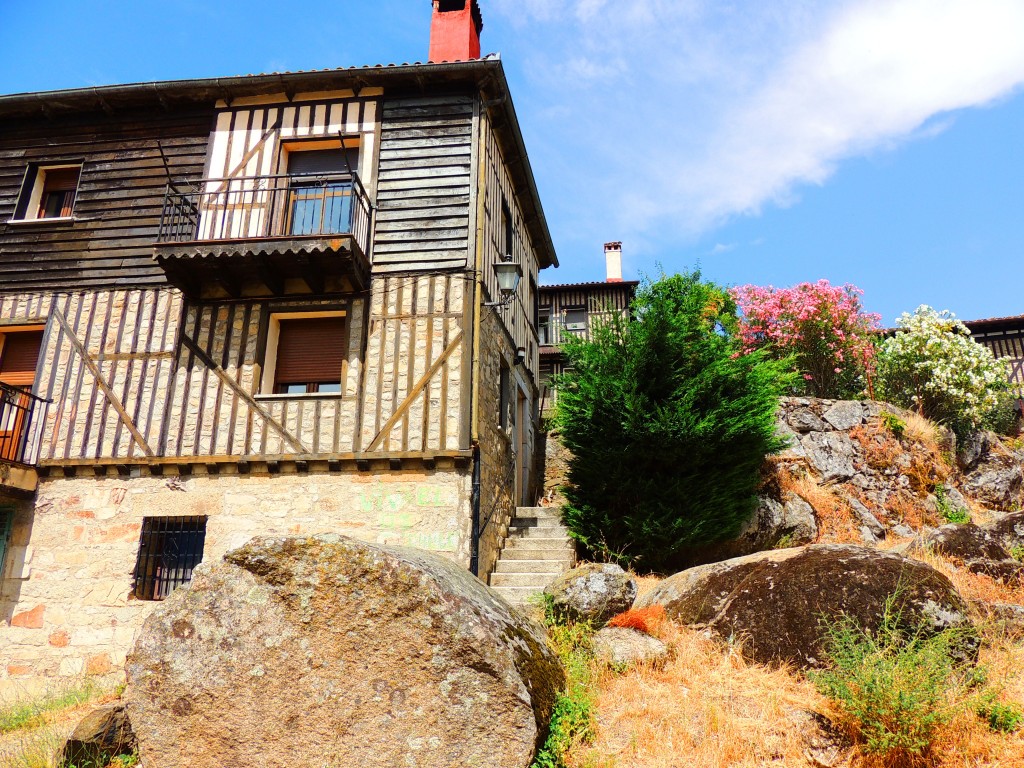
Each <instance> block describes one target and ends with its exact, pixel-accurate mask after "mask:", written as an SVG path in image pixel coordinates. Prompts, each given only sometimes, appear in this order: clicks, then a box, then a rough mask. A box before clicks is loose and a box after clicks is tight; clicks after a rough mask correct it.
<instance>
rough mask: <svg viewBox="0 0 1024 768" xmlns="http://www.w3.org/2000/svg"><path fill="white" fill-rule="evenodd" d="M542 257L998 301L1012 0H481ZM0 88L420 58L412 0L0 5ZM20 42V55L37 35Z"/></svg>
mask: <svg viewBox="0 0 1024 768" xmlns="http://www.w3.org/2000/svg"><path fill="white" fill-rule="evenodd" d="M481 4H482V7H483V13H484V22H485V29H484V35H483V48H484V50H485V51H500V52H501V54H502V58H503V61H504V64H505V68H506V73H507V75H508V78H509V81H510V83H511V87H512V92H513V96H514V99H515V103H516V106H517V110H518V113H519V118H520V123H521V124H522V127H523V131H524V134H525V136H526V142H527V147H528V148H529V150H530V155H531V159H532V161H533V166H534V172H535V174H536V176H537V180H538V185H539V187H540V190H541V195H542V198H543V202H544V206H545V210H546V212H547V216H548V221H549V225H550V227H551V230H552V234H553V236H554V240H555V245H556V247H557V249H558V252H559V257H560V259H561V262H562V267H561V269H559V270H557V271H555V272H549V273H546V274H545V275H544V276H543V281H544V282H549V283H550V282H574V281H581V280H590V279H600V278H601V277H603V271H604V264H603V255H602V248H601V246H602V244H603V243H604V242H605V241H607V240H622V241H623V243H624V246H623V247H624V258H625V268H626V275H627V277H632V276H637V275H640V274H646V275H654V274H657V270H658V265H661V266H662V267H663V268H664V269H665V270H666V271H669V272H671V271H675V270H678V269H686V268H692V267H694V266H697V265H698V264H699V265H700V267H701V269H702V270H703V272H704V274H705V275H706V276H708V277H710V278H713V279H715V280H717V281H720V282H722V283H726V284H742V283H747V282H754V283H758V284H773V285H778V286H785V285H792V284H793V283H796V282H799V281H802V280H817V279H819V278H822V277H824V278H828V279H829V280H831V281H833V282H839V283H841V282H852V283H855V284H856V285H858V286H860V287H861V288H863V289H864V290H865V297H864V300H865V304H866V306H867V308H868V309H870V310H873V311H877V312H880V313H881V314H882V316H883V321H884V322H885V323H886V324H890V323H892V321H893V320H894V318H895V317H896V316H897V315H898V314H899V313H900V312H902V311H905V310H911V309H913V308H914V307H916V306H917V305H918V304H921V303H928V304H932V305H933V306H936V307H939V308H948V309H952V310H953V311H954V312H956V313H957V314H958V315H959V316H961V317H963V318H966V319H970V318H979V317H991V316H1001V315H1012V314H1022V313H1024V264H1022V262H1024V149H1022V140H1021V139H1022V137H1024V91H1022V86H1024V45H1022V44H1021V42H1020V41H1021V40H1024V2H1022V0H828V1H826V0H772V1H771V2H764V0H728V1H727V0H561V2H552V0H482V2H481ZM0 10H2V12H3V24H2V26H0V92H4V93H16V92H24V91H34V90H49V89H57V88H71V87H81V86H88V85H106V84H112V83H124V82H140V81H148V80H165V79H177V78H187V77H216V76H222V75H233V74H247V73H253V72H268V71H277V70H296V69H313V68H324V67H335V66H350V65H361V64H376V63H389V62H402V61H416V60H421V59H423V58H425V56H426V50H427V43H428V32H429V21H430V3H429V2H428V0H373V1H372V2H355V0H340V1H339V0H333V1H332V2H319V1H309V2H305V3H302V4H295V5H289V6H287V7H286V6H283V5H282V4H281V3H280V2H264V1H263V0H249V1H248V2H239V1H238V0H218V2H216V3H211V2H196V1H195V0H181V1H179V2H177V3H173V4H166V3H155V2H139V1H138V0H135V1H134V2H110V1H107V2H104V1H103V0H95V1H94V2H90V3H81V2H69V1H68V0H51V2H49V3H27V2H23V0H0ZM40 41H45V43H46V44H45V45H42V44H40Z"/></svg>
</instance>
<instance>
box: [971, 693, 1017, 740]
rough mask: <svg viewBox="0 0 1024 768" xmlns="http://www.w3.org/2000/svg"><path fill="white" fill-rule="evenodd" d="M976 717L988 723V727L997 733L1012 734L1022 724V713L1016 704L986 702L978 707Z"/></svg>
mask: <svg viewBox="0 0 1024 768" xmlns="http://www.w3.org/2000/svg"><path fill="white" fill-rule="evenodd" d="M978 717H980V718H981V719H982V720H985V721H986V722H988V727H989V728H991V729H992V730H993V731H998V732H999V733H1013V732H1014V731H1016V730H1017V729H1018V728H1020V726H1021V724H1022V723H1024V712H1022V711H1021V708H1020V707H1018V706H1017V705H1016V704H1003V703H1001V702H998V701H993V702H987V703H985V704H983V705H982V706H980V707H978Z"/></svg>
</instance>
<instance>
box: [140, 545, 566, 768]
mask: <svg viewBox="0 0 1024 768" xmlns="http://www.w3.org/2000/svg"><path fill="white" fill-rule="evenodd" d="M127 672H128V687H127V689H126V691H125V694H124V700H125V702H126V705H127V709H128V713H129V716H130V717H131V721H132V724H133V725H134V726H135V732H136V734H137V736H138V740H139V749H140V756H141V759H142V762H143V763H144V764H145V765H152V766H159V767H160V768H185V766H189V768H204V767H207V768H243V767H245V768H248V767H249V766H266V767H267V768H277V767H281V768H283V767H284V766H289V767H290V766H296V765H374V766H403V767H404V766H417V767H418V768H431V767H433V766H438V767H440V766H446V767H447V766H454V765H473V766H494V768H510V767H512V766H522V767H523V768H525V766H528V765H530V763H531V761H532V759H533V756H534V752H535V750H536V748H537V746H538V744H539V743H540V742H542V740H543V739H544V738H545V737H546V734H547V728H548V722H549V718H550V715H551V712H552V709H553V707H554V703H555V699H556V696H557V695H558V693H559V691H560V690H561V688H562V686H563V685H564V681H565V677H564V672H563V670H562V668H561V666H560V664H559V662H558V661H557V659H556V657H555V656H554V654H553V653H552V652H551V650H550V649H549V648H548V646H547V644H546V643H545V638H544V633H543V630H542V629H541V628H540V627H539V626H538V625H536V624H534V623H532V622H530V621H528V620H527V619H525V618H523V617H522V616H520V615H519V614H518V613H516V612H514V611H513V610H512V609H511V608H510V607H509V605H508V604H507V603H505V602H504V601H503V600H502V599H501V598H499V597H498V596H496V595H495V594H494V593H493V592H491V591H490V590H489V589H488V588H487V587H486V586H484V585H483V584H482V583H481V582H480V581H478V580H477V579H476V578H474V577H473V576H471V575H470V574H469V573H468V572H466V571H465V570H463V569H462V568H460V567H459V566H458V565H456V564H455V563H453V562H451V561H449V560H447V559H445V558H442V557H440V556H438V555H434V554H430V553H427V552H422V551H417V550H412V549H405V548H401V547H385V546H376V545H372V544H368V543H365V542H361V541H356V540H354V539H349V538H346V537H344V536H338V535H323V536H315V537H311V538H257V539H253V540H252V541H250V542H249V543H248V544H246V545H245V546H243V547H241V548H240V549H237V550H234V551H232V552H229V553H228V554H226V555H225V556H224V559H223V560H222V561H220V562H216V563H214V564H211V565H206V564H204V565H202V566H200V567H199V568H198V569H196V571H195V575H194V578H193V580H192V583H191V585H190V586H188V587H183V588H179V589H178V590H176V591H175V592H174V593H173V594H172V595H171V596H170V597H169V598H168V599H167V600H166V601H165V602H164V603H162V604H161V605H159V606H158V607H157V608H156V609H155V610H154V611H153V613H152V614H151V615H150V616H149V618H148V619H147V620H146V622H145V624H144V625H143V628H142V631H141V633H140V637H139V639H138V642H137V643H136V646H135V648H134V650H133V651H132V652H131V654H130V655H129V657H128V663H127Z"/></svg>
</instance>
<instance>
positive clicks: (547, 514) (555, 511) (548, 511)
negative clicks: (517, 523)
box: [513, 507, 562, 520]
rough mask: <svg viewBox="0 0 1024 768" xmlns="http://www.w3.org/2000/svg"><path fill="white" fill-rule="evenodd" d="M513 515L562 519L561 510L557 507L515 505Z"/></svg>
mask: <svg viewBox="0 0 1024 768" xmlns="http://www.w3.org/2000/svg"><path fill="white" fill-rule="evenodd" d="M513 517H536V518H543V519H548V518H552V517H553V518H555V519H557V520H561V519H562V510H561V509H560V508H559V507H516V512H515V514H514V515H513Z"/></svg>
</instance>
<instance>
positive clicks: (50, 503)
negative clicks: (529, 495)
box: [0, 468, 471, 697]
mask: <svg viewBox="0 0 1024 768" xmlns="http://www.w3.org/2000/svg"><path fill="white" fill-rule="evenodd" d="M470 483H471V478H470V475H469V471H468V470H455V469H453V468H452V469H437V470H435V471H429V472H427V471H401V472H399V471H396V472H389V473H379V472H378V473H373V474H370V473H360V472H356V471H352V472H342V473H332V474H327V473H324V474H314V473H309V474H290V475H286V474H280V475H264V476H257V475H233V476H232V475H228V476H225V475H220V476H193V477H188V478H183V477H134V478H129V477H106V478H94V477H74V478H60V479H48V480H43V481H41V482H40V486H39V491H38V494H37V497H36V501H35V503H34V505H33V504H32V503H30V502H20V503H18V505H17V506H16V507H15V509H16V514H15V527H14V532H13V536H12V541H11V548H10V550H9V553H8V556H7V558H6V561H7V562H6V565H5V569H4V574H3V577H4V578H3V582H2V585H3V588H2V591H0V614H2V616H3V618H4V619H5V620H6V621H7V622H9V623H10V626H9V627H4V628H3V629H2V631H0V664H2V666H0V697H2V696H4V695H8V696H11V695H19V694H26V693H31V692H33V690H38V689H39V688H40V687H41V686H43V685H46V684H48V683H52V682H53V681H54V679H55V678H57V679H59V678H78V677H80V676H82V675H83V674H84V675H89V676H103V675H120V674H121V669H122V667H123V664H124V659H125V654H126V652H127V651H128V650H129V649H130V647H131V645H132V643H133V641H134V637H135V633H136V631H137V630H138V629H139V627H140V626H141V624H142V622H143V621H144V619H145V618H146V616H147V615H148V614H149V612H150V610H151V609H152V608H153V606H154V605H156V603H154V602H150V601H142V600H137V599H135V598H134V597H131V596H130V592H131V589H132V571H133V569H134V566H135V559H136V556H137V554H138V548H139V536H140V532H141V529H142V522H143V518H144V517H148V516H165V515H174V516H177V515H206V516H208V518H209V519H208V522H207V535H206V544H205V548H204V560H206V561H209V560H213V559H216V558H219V557H220V556H221V555H222V554H223V553H224V552H226V551H227V550H230V549H233V548H235V547H238V546H240V545H242V544H244V543H245V542H246V541H248V540H249V539H250V538H251V537H252V536H254V535H256V534H273V535H303V534H314V533H324V532H336V533H343V534H346V535H350V536H355V537H358V538H361V539H364V540H366V541H372V542H378V543H389V544H402V545H407V546H412V547H418V548H421V549H427V550H433V551H436V552H440V553H443V554H445V555H447V556H449V557H451V558H452V559H453V560H455V561H456V562H458V563H459V564H460V565H462V566H464V567H468V565H469V538H470V530H469V525H470V490H471V489H470Z"/></svg>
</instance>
